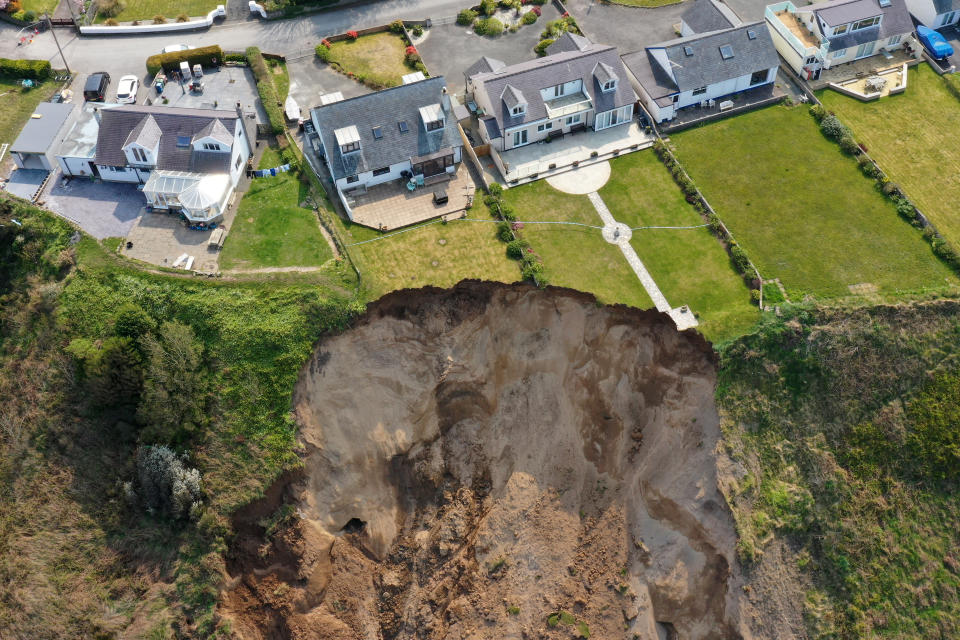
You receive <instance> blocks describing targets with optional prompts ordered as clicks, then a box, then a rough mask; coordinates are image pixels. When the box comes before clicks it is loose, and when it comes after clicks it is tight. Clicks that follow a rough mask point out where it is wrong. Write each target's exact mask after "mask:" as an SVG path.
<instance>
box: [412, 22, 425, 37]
mask: <svg viewBox="0 0 960 640" xmlns="http://www.w3.org/2000/svg"><path fill="white" fill-rule="evenodd" d="M413 35H414V37H415V38H419V37H420V36H422V35H423V27H421V26H420V25H414V27H413Z"/></svg>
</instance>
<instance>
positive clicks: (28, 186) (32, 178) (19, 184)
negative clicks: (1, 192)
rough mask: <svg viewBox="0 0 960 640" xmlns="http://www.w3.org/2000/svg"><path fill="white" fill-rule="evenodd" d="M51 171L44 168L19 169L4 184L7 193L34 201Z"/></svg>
mask: <svg viewBox="0 0 960 640" xmlns="http://www.w3.org/2000/svg"><path fill="white" fill-rule="evenodd" d="M49 173H50V172H49V171H44V170H42V169H17V170H15V171H13V172H11V173H10V178H9V180H7V182H6V183H5V184H4V185H3V188H4V189H6V191H7V193H12V194H13V195H15V196H17V197H19V198H23V199H24V200H28V201H30V202H33V198H34V196H36V195H37V192H38V191H39V190H40V185H42V184H43V181H44V180H46V178H47V174H49Z"/></svg>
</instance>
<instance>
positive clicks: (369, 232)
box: [337, 194, 520, 299]
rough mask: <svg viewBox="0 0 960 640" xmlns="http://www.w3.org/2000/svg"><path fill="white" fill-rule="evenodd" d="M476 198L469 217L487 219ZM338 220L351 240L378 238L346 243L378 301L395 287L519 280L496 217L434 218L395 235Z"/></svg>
mask: <svg viewBox="0 0 960 640" xmlns="http://www.w3.org/2000/svg"><path fill="white" fill-rule="evenodd" d="M476 202H477V204H476V206H474V208H473V209H472V210H471V211H470V212H469V213H470V216H469V217H471V218H481V217H483V218H485V217H486V216H487V214H486V211H485V210H484V207H483V205H481V204H480V195H479V194H478V197H477V200H476ZM337 224H338V225H339V226H340V234H341V237H342V238H343V241H344V243H346V244H354V243H358V242H364V241H368V240H374V241H373V242H366V243H365V244H359V245H355V246H350V247H347V250H348V251H349V252H350V256H351V257H352V258H353V261H354V262H355V263H356V265H357V268H358V269H359V270H360V274H361V278H362V279H363V284H364V286H365V287H366V288H367V290H368V293H369V295H370V296H371V298H373V299H375V298H379V297H380V296H381V295H383V294H385V293H387V292H389V291H393V290H395V289H406V288H415V287H424V286H427V285H433V286H437V287H449V286H451V285H453V284H456V283H457V282H460V281H461V280H464V279H467V278H475V279H478V280H495V281H498V282H516V281H517V280H520V269H519V267H518V266H517V263H515V262H513V261H512V260H509V259H508V258H507V255H506V247H505V245H504V244H503V243H501V242H500V241H499V240H497V239H496V236H495V231H496V226H495V225H494V224H493V222H492V221H491V222H490V223H487V222H469V221H465V220H451V221H450V222H448V223H446V224H443V223H442V222H433V223H431V224H424V225H419V226H413V227H409V228H408V229H405V230H401V233H396V232H394V234H381V233H380V232H378V231H376V230H375V229H370V228H368V227H363V226H360V225H358V224H351V223H349V222H347V223H345V222H343V221H342V220H340V218H337ZM376 238H382V239H381V240H375V239H376Z"/></svg>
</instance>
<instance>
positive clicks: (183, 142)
mask: <svg viewBox="0 0 960 640" xmlns="http://www.w3.org/2000/svg"><path fill="white" fill-rule="evenodd" d="M191 140H193V138H191V137H190V136H177V146H178V147H189V146H190V141H191Z"/></svg>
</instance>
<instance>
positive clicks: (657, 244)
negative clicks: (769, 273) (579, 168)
mask: <svg viewBox="0 0 960 640" xmlns="http://www.w3.org/2000/svg"><path fill="white" fill-rule="evenodd" d="M610 164H611V165H612V169H613V171H612V173H611V176H610V181H609V182H607V184H606V186H604V187H603V188H602V189H601V190H600V196H601V197H602V198H603V201H604V202H605V203H606V204H607V207H608V208H609V209H610V212H611V213H612V214H613V217H614V218H616V219H617V221H618V222H623V223H624V224H626V225H628V226H630V227H631V228H636V227H641V226H658V227H664V226H695V225H700V224H703V219H702V218H701V217H700V215H699V214H698V213H697V212H696V211H695V210H694V209H693V207H692V206H690V204H689V203H687V201H686V199H685V198H684V196H683V193H682V192H681V191H680V189H679V188H678V187H677V186H676V184H675V183H674V181H673V178H672V177H671V176H670V173H669V172H668V171H667V168H666V167H664V166H663V163H661V162H660V160H659V159H658V158H657V156H656V155H654V153H653V151H651V150H646V151H639V152H637V153H631V154H629V155H626V156H623V157H620V158H617V159H615V160H613V161H611V163H610ZM630 244H631V245H633V248H634V250H636V252H637V255H638V256H639V257H640V259H641V260H642V261H643V263H644V265H645V266H646V267H647V270H648V271H649V272H650V275H651V276H653V279H654V280H655V281H656V283H657V286H658V287H660V291H661V292H662V293H663V295H664V296H665V297H666V298H667V301H668V302H669V303H670V305H671V306H673V307H677V306H680V305H682V304H686V305H689V306H690V308H691V309H692V310H693V311H694V313H696V314H697V315H698V316H699V321H700V327H699V329H700V331H702V332H703V333H704V334H705V335H706V336H707V337H709V338H710V339H711V340H724V339H726V338H730V337H733V336H735V335H739V334H741V333H743V332H744V331H745V330H746V329H748V328H749V327H750V326H752V325H753V324H754V323H756V321H757V319H758V311H757V307H756V306H754V305H752V304H751V303H750V291H749V290H748V289H747V287H746V284H745V283H744V281H743V279H742V278H741V277H740V276H739V275H737V273H736V272H735V271H734V269H733V266H732V265H731V264H730V259H729V257H728V256H727V253H726V251H725V250H724V249H723V247H722V246H721V244H720V242H719V241H718V240H717V239H716V238H715V237H714V236H713V235H712V234H711V233H710V231H709V230H708V229H706V228H700V229H684V230H679V229H677V230H674V229H649V230H642V231H634V232H633V238H632V239H631V241H630Z"/></svg>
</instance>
